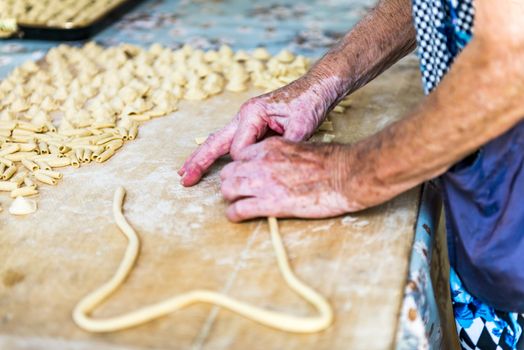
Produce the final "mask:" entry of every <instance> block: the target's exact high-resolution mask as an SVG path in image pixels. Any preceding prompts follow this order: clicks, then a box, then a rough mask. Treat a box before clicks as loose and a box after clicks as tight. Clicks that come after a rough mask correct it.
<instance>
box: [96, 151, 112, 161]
mask: <svg viewBox="0 0 524 350" xmlns="http://www.w3.org/2000/svg"><path fill="white" fill-rule="evenodd" d="M114 154H115V151H114V150H113V149H111V148H109V149H106V150H105V151H104V152H102V154H100V155H99V156H98V158H97V159H96V161H97V162H98V163H102V162H105V161H106V160H108V159H109V158H111V157H112V156H113V155H114Z"/></svg>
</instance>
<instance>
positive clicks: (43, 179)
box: [34, 171, 57, 186]
mask: <svg viewBox="0 0 524 350" xmlns="http://www.w3.org/2000/svg"><path fill="white" fill-rule="evenodd" d="M34 175H35V179H37V180H38V181H40V182H42V183H45V184H48V185H53V186H54V185H56V184H57V181H56V179H54V178H52V177H51V176H49V175H45V174H42V173H39V172H38V171H37V172H35V173H34Z"/></svg>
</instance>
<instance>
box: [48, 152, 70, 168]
mask: <svg viewBox="0 0 524 350" xmlns="http://www.w3.org/2000/svg"><path fill="white" fill-rule="evenodd" d="M47 164H49V166H51V167H52V168H61V167H65V166H68V165H71V160H70V159H69V158H67V157H66V156H65V155H64V157H62V158H52V159H49V160H48V161H47Z"/></svg>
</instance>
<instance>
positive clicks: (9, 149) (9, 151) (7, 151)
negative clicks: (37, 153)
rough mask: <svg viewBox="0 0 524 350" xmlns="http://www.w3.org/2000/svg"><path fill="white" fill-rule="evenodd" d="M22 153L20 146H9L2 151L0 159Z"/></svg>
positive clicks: (0, 151)
mask: <svg viewBox="0 0 524 350" xmlns="http://www.w3.org/2000/svg"><path fill="white" fill-rule="evenodd" d="M18 151H20V146H19V145H18V144H12V145H8V146H6V147H4V148H2V149H1V150H0V157H3V156H7V155H8V154H13V153H15V152H18Z"/></svg>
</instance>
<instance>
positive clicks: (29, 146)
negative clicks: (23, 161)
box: [18, 142, 38, 152]
mask: <svg viewBox="0 0 524 350" xmlns="http://www.w3.org/2000/svg"><path fill="white" fill-rule="evenodd" d="M18 146H19V147H20V151H21V152H31V151H34V150H36V149H37V147H38V146H37V145H36V143H34V142H32V143H19V144H18Z"/></svg>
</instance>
